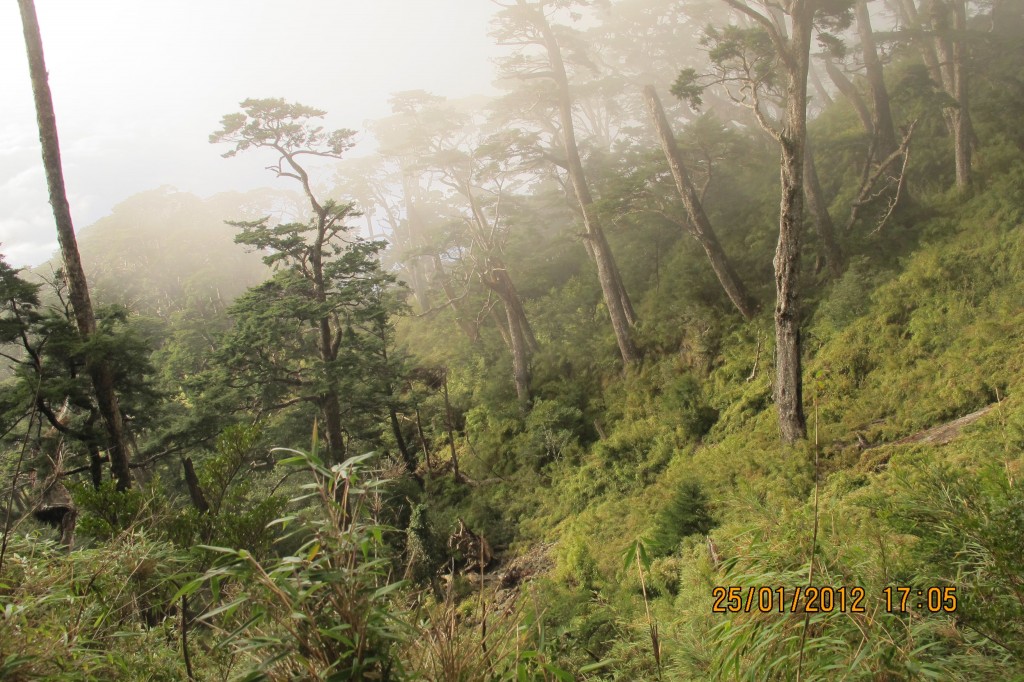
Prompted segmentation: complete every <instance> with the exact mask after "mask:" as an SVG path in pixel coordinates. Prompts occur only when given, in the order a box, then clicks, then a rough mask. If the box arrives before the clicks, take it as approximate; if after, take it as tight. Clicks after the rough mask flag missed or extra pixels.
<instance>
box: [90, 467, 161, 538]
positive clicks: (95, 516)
mask: <svg viewBox="0 0 1024 682" xmlns="http://www.w3.org/2000/svg"><path fill="white" fill-rule="evenodd" d="M71 492H72V496H73V497H74V500H75V505H76V506H77V507H78V508H79V510H80V513H81V514H82V515H81V517H80V518H79V520H78V530H79V532H81V533H82V534H83V535H88V536H90V537H93V538H95V539H97V540H110V539H111V538H114V537H116V536H117V535H118V534H120V533H121V532H123V531H125V530H127V529H129V528H132V527H133V526H135V525H137V524H138V523H140V522H141V521H143V520H145V519H146V518H148V516H149V515H150V514H152V512H153V510H152V508H151V505H152V504H153V503H154V502H155V498H154V497H153V496H152V493H153V491H152V490H150V491H149V494H148V495H147V493H146V492H145V491H143V490H139V489H138V488H131V489H129V490H125V491H118V490H117V484H116V481H113V480H108V481H104V483H103V485H101V486H100V487H99V488H93V487H92V486H91V485H78V486H73V487H72V489H71Z"/></svg>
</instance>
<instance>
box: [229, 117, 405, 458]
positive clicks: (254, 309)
mask: <svg viewBox="0 0 1024 682" xmlns="http://www.w3.org/2000/svg"><path fill="white" fill-rule="evenodd" d="M241 107H242V109H243V111H242V112H241V113H236V114H229V115H227V116H225V117H224V118H223V120H222V127H221V129H220V130H218V131H216V132H214V133H213V134H212V135H211V136H210V141H211V142H213V143H221V142H227V143H230V144H231V145H232V148H231V150H229V151H228V152H226V153H225V154H224V155H223V156H225V157H231V156H234V155H235V154H237V153H238V152H240V151H247V150H249V149H267V150H269V151H272V152H274V153H275V154H276V156H277V161H276V163H275V164H273V165H271V166H269V169H270V170H271V171H272V172H274V173H275V174H276V175H277V176H278V177H285V178H290V179H292V180H295V181H297V182H299V184H300V185H301V186H302V191H303V194H304V195H305V197H306V200H307V201H308V203H309V208H310V210H311V213H312V216H311V217H310V219H309V220H308V222H304V223H302V222H292V223H284V224H279V225H272V224H271V223H270V222H269V219H267V218H264V219H262V220H257V221H249V222H238V223H233V224H235V225H236V226H237V227H239V228H240V230H241V232H240V233H239V234H238V236H237V237H236V241H238V242H239V243H242V244H247V245H249V246H252V247H255V248H256V249H259V250H261V251H263V252H264V253H265V254H266V255H265V256H264V259H263V260H264V262H265V263H266V264H267V265H269V266H271V267H273V268H274V269H275V274H274V276H273V277H272V278H271V279H270V280H269V281H267V282H266V283H264V284H261V285H259V286H257V287H254V288H253V289H250V290H249V292H247V293H246V294H245V295H243V296H242V297H240V298H239V300H238V301H236V302H235V304H234V305H233V306H232V307H231V309H230V310H229V313H230V314H231V315H233V316H234V317H235V320H236V326H235V330H234V332H233V333H232V334H231V335H230V336H229V339H228V342H227V344H226V346H225V349H224V355H225V359H226V360H227V362H228V363H229V365H230V366H231V367H233V368H234V369H235V370H236V371H237V376H236V380H237V381H238V382H239V384H240V385H242V386H245V387H249V388H258V389H259V391H260V392H261V400H260V404H261V407H262V409H263V410H265V411H278V410H281V409H283V408H285V407H289V406H293V405H300V404H312V405H314V406H315V407H316V409H317V411H318V413H319V415H320V417H321V418H322V420H323V424H324V427H325V430H326V432H327V441H328V447H329V451H330V455H331V458H332V459H333V460H334V461H335V462H341V461H342V460H343V458H344V456H345V453H346V445H345V432H346V429H345V427H344V425H343V421H342V419H343V405H342V402H341V396H342V395H344V396H345V401H346V403H345V406H344V407H345V408H347V411H348V413H349V414H351V415H353V418H354V415H357V414H363V413H364V410H365V414H372V413H373V412H374V411H375V410H373V409H371V408H377V409H379V408H380V407H381V405H382V404H383V402H385V401H384V396H383V395H382V393H385V392H386V390H387V386H388V385H389V384H390V383H391V382H389V381H388V379H389V376H390V374H391V372H392V368H391V367H389V366H388V365H387V364H386V363H384V364H382V362H381V361H380V360H382V359H386V349H382V348H381V347H380V344H381V343H384V344H386V343H387V338H386V335H385V338H383V339H382V338H381V334H380V329H381V323H382V320H383V321H384V323H385V324H386V320H387V317H388V315H389V313H390V312H391V310H393V309H394V304H393V303H392V302H391V301H390V300H389V297H388V293H387V289H388V287H389V285H391V284H392V283H393V282H394V278H393V277H392V276H390V275H388V274H387V273H385V272H383V271H382V270H381V267H380V263H379V260H378V257H377V256H378V253H379V251H380V250H381V249H382V248H383V243H382V242H370V241H366V240H363V239H361V238H359V237H357V236H354V235H352V234H350V232H351V227H350V226H349V225H347V224H346V221H347V220H348V219H350V218H352V217H355V216H357V215H358V214H357V213H356V212H355V211H354V208H353V206H352V205H351V204H339V203H336V202H334V201H332V200H324V201H321V200H320V199H319V198H318V197H317V194H316V193H315V192H314V190H313V186H312V181H311V179H310V175H309V172H308V171H307V170H306V168H305V166H304V165H303V161H304V160H305V159H306V158H309V157H313V158H327V159H338V158H340V157H341V156H342V154H343V153H344V152H345V151H346V150H348V149H349V148H350V147H351V146H352V141H351V138H352V136H353V134H354V133H353V132H352V131H351V130H347V129H339V130H333V131H325V130H324V129H323V127H322V126H319V125H317V124H316V122H315V119H319V118H322V117H323V116H324V115H325V114H326V112H324V111H321V110H319V109H314V108H312V107H307V106H303V105H301V104H292V103H288V102H285V101H284V100H283V99H248V100H245V101H243V102H242V103H241ZM309 330H312V331H313V334H310V333H308V332H309ZM350 426H351V424H350ZM350 433H351V430H350Z"/></svg>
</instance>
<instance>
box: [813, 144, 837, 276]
mask: <svg viewBox="0 0 1024 682" xmlns="http://www.w3.org/2000/svg"><path fill="white" fill-rule="evenodd" d="M804 196H805V198H806V199H807V205H808V208H810V209H811V217H812V218H813V219H814V227H815V228H816V229H817V232H818V247H819V249H820V251H819V253H820V254H821V258H822V260H824V261H825V265H827V266H828V270H829V273H830V274H831V275H832V277H839V276H840V275H841V274H843V252H842V249H840V248H839V242H837V241H836V230H835V224H834V223H833V222H832V216H831V215H829V212H828V202H827V201H826V200H825V193H824V192H823V191H822V189H821V181H820V180H819V179H818V169H817V168H816V167H815V165H814V153H813V152H812V151H811V146H810V144H809V143H808V142H807V141H806V140H805V142H804Z"/></svg>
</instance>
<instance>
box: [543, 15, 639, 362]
mask: <svg viewBox="0 0 1024 682" xmlns="http://www.w3.org/2000/svg"><path fill="white" fill-rule="evenodd" d="M537 28H538V29H539V30H540V31H541V33H542V34H543V36H544V44H545V47H546V49H547V53H548V60H549V61H550V63H551V71H552V77H553V79H554V81H555V86H556V88H557V90H558V115H559V118H560V122H561V126H562V140H563V142H564V144H565V155H566V166H567V167H568V170H569V181H570V182H571V183H572V188H573V192H574V193H575V195H576V201H577V203H579V205H580V211H581V212H582V214H583V227H584V230H585V231H586V239H587V240H588V242H589V243H590V247H591V249H592V250H593V254H594V262H595V263H596V265H597V278H598V280H599V281H600V283H601V292H602V293H603V295H604V302H605V305H606V306H607V308H608V316H609V317H610V318H611V323H612V329H613V330H614V332H615V340H616V341H617V342H618V345H619V354H620V355H621V356H622V362H623V363H624V364H626V365H627V366H628V365H635V364H637V363H638V362H640V352H639V350H637V347H636V344H635V343H634V341H633V331H632V327H631V323H630V318H631V317H633V318H634V321H635V316H631V315H630V314H629V312H628V310H629V309H630V308H631V307H632V304H631V303H629V302H628V295H627V293H626V290H625V288H624V287H623V284H622V278H621V276H620V275H619V271H618V266H617V265H616V263H615V257H614V256H613V255H612V251H611V247H610V246H609V244H608V240H607V239H606V238H605V234H604V230H603V229H601V221H600V220H599V219H598V217H597V214H596V211H595V209H594V198H593V196H592V195H591V193H590V187H589V186H588V185H587V177H586V174H585V173H584V171H583V161H582V160H581V159H580V151H579V147H578V146H577V145H576V129H575V125H574V124H573V120H572V96H571V94H570V92H569V77H568V76H567V75H566V72H565V63H564V62H563V61H562V53H561V49H560V48H559V45H558V41H557V39H556V38H555V35H554V33H553V32H552V31H551V26H550V25H548V23H547V19H546V18H545V17H544V16H543V15H540V16H539V17H538V19H537Z"/></svg>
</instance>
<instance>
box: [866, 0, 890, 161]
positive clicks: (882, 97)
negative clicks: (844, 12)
mask: <svg viewBox="0 0 1024 682" xmlns="http://www.w3.org/2000/svg"><path fill="white" fill-rule="evenodd" d="M855 8H856V14H857V32H858V33H859V35H860V47H861V53H862V54H863V57H864V71H865V75H866V76H867V80H868V92H869V93H870V95H871V105H872V119H871V122H872V125H873V127H874V129H875V141H876V145H877V151H878V158H879V159H884V158H887V157H888V156H889V155H890V154H892V153H893V152H894V151H896V147H897V146H898V143H897V141H896V128H895V126H894V125H893V122H892V109H891V108H890V106H889V91H888V89H886V87H885V78H884V76H883V73H882V61H881V60H880V59H879V58H878V48H877V47H876V46H875V34H874V32H873V31H872V30H871V13H870V12H869V11H868V4H867V0H857V3H856V5H855Z"/></svg>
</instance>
